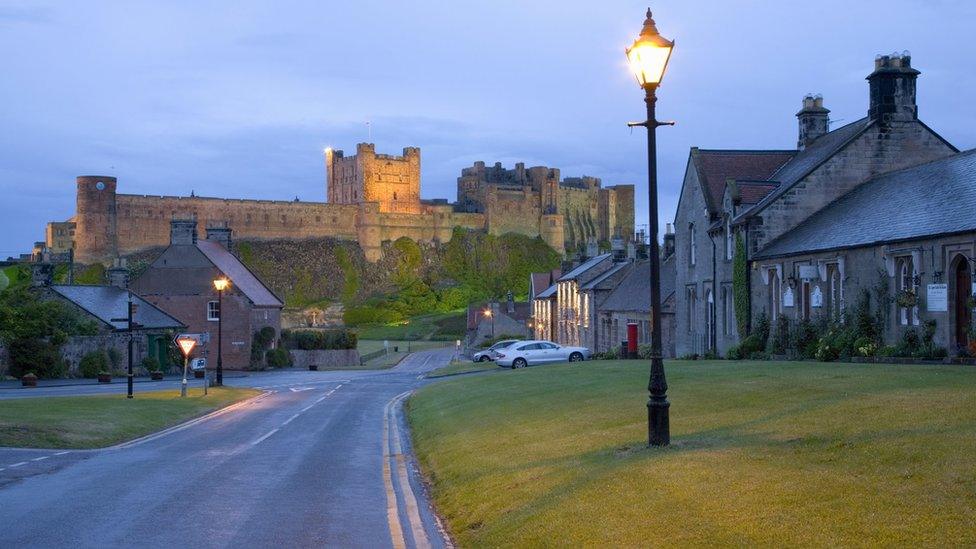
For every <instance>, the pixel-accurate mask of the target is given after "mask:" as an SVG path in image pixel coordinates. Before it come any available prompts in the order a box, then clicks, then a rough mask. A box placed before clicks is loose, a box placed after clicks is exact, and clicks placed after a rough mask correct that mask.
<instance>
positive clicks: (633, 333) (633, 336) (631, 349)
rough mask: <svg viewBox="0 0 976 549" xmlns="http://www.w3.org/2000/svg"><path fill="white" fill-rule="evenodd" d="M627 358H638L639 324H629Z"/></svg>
mask: <svg viewBox="0 0 976 549" xmlns="http://www.w3.org/2000/svg"><path fill="white" fill-rule="evenodd" d="M627 358H637V323H636V322H628V323H627Z"/></svg>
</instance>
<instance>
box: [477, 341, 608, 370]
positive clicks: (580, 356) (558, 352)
mask: <svg viewBox="0 0 976 549" xmlns="http://www.w3.org/2000/svg"><path fill="white" fill-rule="evenodd" d="M589 358H590V350H589V349H587V348H586V347H566V346H563V345H559V344H557V343H553V342H551V341H541V340H532V341H520V342H518V343H516V344H514V345H511V346H509V347H508V348H506V349H503V350H502V351H501V352H500V353H498V355H497V357H496V358H495V362H496V363H497V364H498V365H499V366H506V367H509V368H525V367H526V366H535V365H536V364H545V363H547V362H580V361H583V360H587V359H589Z"/></svg>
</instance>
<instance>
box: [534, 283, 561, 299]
mask: <svg viewBox="0 0 976 549" xmlns="http://www.w3.org/2000/svg"><path fill="white" fill-rule="evenodd" d="M554 295H556V285H555V284H553V285H552V286H549V287H548V288H546V289H545V290H543V291H541V292H539V293H538V294H537V295H536V296H535V298H536V299H548V298H550V297H552V296H554Z"/></svg>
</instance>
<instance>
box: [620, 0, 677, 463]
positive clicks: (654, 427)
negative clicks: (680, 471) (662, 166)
mask: <svg viewBox="0 0 976 549" xmlns="http://www.w3.org/2000/svg"><path fill="white" fill-rule="evenodd" d="M673 48H674V41H671V40H668V39H666V38H664V37H663V36H661V35H660V34H659V33H658V32H657V26H656V25H655V24H654V19H653V18H652V17H651V10H650V9H648V10H647V19H645V20H644V28H643V29H641V33H640V36H638V37H637V40H635V41H634V44H633V45H632V46H631V47H629V48H627V60H628V61H629V62H630V67H631V70H633V71H634V76H635V77H637V83H638V84H639V85H640V87H642V88H644V102H645V103H647V119H646V120H645V121H643V122H631V123H629V124H628V126H630V127H634V126H643V127H645V128H647V191H648V213H649V214H650V223H649V226H648V230H649V231H650V237H651V238H650V240H651V242H650V253H649V254H648V255H649V256H650V257H649V259H650V261H651V281H650V282H651V376H650V381H649V382H648V385H647V390H648V392H649V393H650V398H649V399H648V401H647V441H648V444H649V445H651V446H667V445H668V444H670V443H671V434H670V425H669V418H668V409H669V408H670V407H671V403H670V402H668V396H667V392H668V382H667V380H666V379H665V377H664V361H663V359H662V358H661V256H660V251H659V249H658V247H659V246H658V241H657V229H658V215H657V141H656V138H655V133H656V131H657V127H658V126H666V125H673V124H674V122H658V120H657V117H656V115H655V112H654V106H655V103H657V88H658V86H659V85H660V84H661V80H662V79H663V78H664V71H665V70H667V67H668V60H670V59H671V50H672V49H673Z"/></svg>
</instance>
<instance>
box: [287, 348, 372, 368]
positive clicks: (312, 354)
mask: <svg viewBox="0 0 976 549" xmlns="http://www.w3.org/2000/svg"><path fill="white" fill-rule="evenodd" d="M289 355H291V364H292V366H294V367H295V368H303V369H304V368H308V367H309V366H310V365H313V364H314V365H316V366H318V367H319V368H320V369H323V370H324V369H328V368H348V367H352V366H359V351H357V350H356V349H342V350H336V351H303V350H298V349H293V350H291V351H289Z"/></svg>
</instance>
